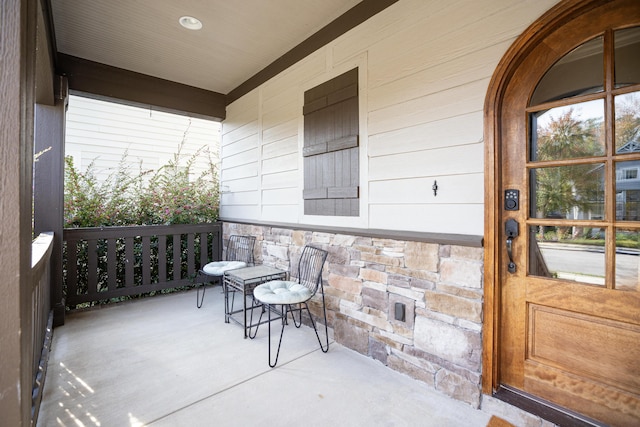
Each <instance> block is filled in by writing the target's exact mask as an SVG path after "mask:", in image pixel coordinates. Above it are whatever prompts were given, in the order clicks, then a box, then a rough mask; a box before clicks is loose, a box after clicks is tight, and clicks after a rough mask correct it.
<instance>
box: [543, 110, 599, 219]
mask: <svg viewBox="0 0 640 427" xmlns="http://www.w3.org/2000/svg"><path fill="white" fill-rule="evenodd" d="M603 134H604V132H603V128H602V121H601V120H597V119H587V120H579V119H576V118H574V117H573V109H569V110H567V112H566V113H564V114H562V115H561V116H559V117H557V118H554V119H551V120H550V122H549V124H548V126H547V127H545V128H538V159H539V160H542V161H544V160H560V159H568V158H577V157H588V156H593V155H594V154H602V151H603V150H602V147H603V146H604V145H603V143H602V140H603ZM602 172H603V171H602V168H601V166H600V164H595V165H594V164H589V165H568V166H560V167H551V168H541V169H537V170H536V181H537V188H536V197H537V207H538V210H540V211H542V212H541V213H542V215H543V217H554V216H555V217H562V218H564V217H566V214H567V213H569V212H570V210H571V209H572V208H573V207H579V208H580V209H582V210H587V209H588V205H589V204H590V203H593V202H594V201H595V200H598V199H599V197H598V193H601V192H602Z"/></svg>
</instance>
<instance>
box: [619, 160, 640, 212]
mask: <svg viewBox="0 0 640 427" xmlns="http://www.w3.org/2000/svg"><path fill="white" fill-rule="evenodd" d="M616 219H617V220H619V221H640V160H632V161H629V162H618V163H616Z"/></svg>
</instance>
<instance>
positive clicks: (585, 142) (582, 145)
mask: <svg viewBox="0 0 640 427" xmlns="http://www.w3.org/2000/svg"><path fill="white" fill-rule="evenodd" d="M639 85H640V27H632V28H625V29H618V30H614V29H610V30H607V31H605V32H604V34H601V35H598V36H596V37H595V38H592V39H591V40H588V41H586V42H584V43H582V44H581V45H580V46H578V47H577V48H575V49H573V50H572V51H571V52H569V53H568V54H566V55H565V56H563V57H562V58H561V59H560V60H558V61H557V62H556V63H555V64H554V65H553V66H552V67H551V68H550V69H549V70H548V71H547V72H546V73H545V74H544V76H543V78H542V79H541V80H540V81H539V83H538V84H537V86H536V88H535V90H534V92H533V94H532V96H531V99H530V101H529V106H528V109H527V112H528V115H529V119H530V123H529V135H530V136H529V149H528V161H527V169H528V172H529V192H530V194H529V197H530V200H531V203H530V204H529V208H530V212H529V218H532V219H535V218H539V219H542V220H543V221H541V222H540V224H534V225H531V226H530V230H529V231H530V246H529V274H530V275H534V276H544V277H554V278H560V279H564V280H570V281H574V282H580V283H585V284H590V285H598V286H606V287H608V288H614V289H620V290H635V291H638V290H640V286H639V285H638V284H639V281H640V275H639V271H640V269H639V267H640V265H639V264H638V258H639V257H638V252H640V229H639V228H638V224H637V223H635V221H640V174H639V171H640V88H639V87H638V86H639ZM549 220H551V221H556V222H554V223H553V224H549V222H548V221H549ZM561 244H565V245H561ZM577 245H582V246H583V247H591V248H593V249H592V250H590V251H589V253H588V254H587V255H585V256H586V257H588V258H589V260H588V262H586V260H585V257H582V259H583V260H584V261H585V262H584V265H580V266H577V265H573V264H572V263H569V262H567V260H568V259H570V258H572V257H570V256H568V253H569V252H568V251H573V250H574V249H575V247H576V246H577Z"/></svg>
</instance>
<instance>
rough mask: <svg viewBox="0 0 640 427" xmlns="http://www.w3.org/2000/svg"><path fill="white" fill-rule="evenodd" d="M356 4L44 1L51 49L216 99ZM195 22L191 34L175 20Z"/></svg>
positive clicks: (331, 0) (353, 0)
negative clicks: (49, 21) (184, 18)
mask: <svg viewBox="0 0 640 427" xmlns="http://www.w3.org/2000/svg"><path fill="white" fill-rule="evenodd" d="M359 2H360V0H51V8H52V14H53V23H54V30H55V34H56V45H57V50H58V52H61V53H65V54H68V55H72V56H76V57H79V58H83V59H87V60H90V61H94V62H99V63H103V64H107V65H110V66H113V67H118V68H123V69H126V70H130V71H135V72H138V73H143V74H147V75H150V76H154V77H159V78H162V79H166V80H171V81H175V82H178V83H183V84H186V85H189V86H195V87H199V88H203V89H207V90H211V91H214V92H219V93H223V94H227V93H229V92H230V91H231V90H232V89H234V88H236V87H237V86H238V85H240V84H241V83H243V82H244V81H246V80H247V79H249V78H250V77H251V76H253V75H254V74H256V73H257V72H259V71H260V70H262V69H263V68H265V67H266V66H267V65H269V64H270V63H272V62H273V61H275V60H276V59H277V58H279V57H280V56H282V55H283V54H285V53H286V52H287V51H289V50H290V49H292V48H293V47H295V46H296V45H298V44H299V43H300V42H302V41H303V40H305V39H306V38H307V37H309V36H311V35H312V34H314V33H315V32H317V31H318V30H320V29H321V28H322V27H324V26H325V25H327V24H329V23H330V22H332V21H333V20H335V19H336V18H338V17H339V16H340V15H342V14H343V13H345V12H346V11H348V10H349V9H351V8H352V7H353V6H355V5H356V4H358V3H359ZM185 15H188V16H193V17H196V18H198V19H199V20H200V21H202V24H203V28H202V29H201V30H199V31H193V30H187V29H184V28H182V27H181V26H180V24H179V23H178V19H179V18H180V17H181V16H185Z"/></svg>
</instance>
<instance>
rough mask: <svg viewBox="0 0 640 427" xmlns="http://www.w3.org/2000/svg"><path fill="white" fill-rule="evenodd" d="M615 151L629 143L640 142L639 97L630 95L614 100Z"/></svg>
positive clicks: (633, 94)
mask: <svg viewBox="0 0 640 427" xmlns="http://www.w3.org/2000/svg"><path fill="white" fill-rule="evenodd" d="M615 135H616V150H619V149H620V148H621V147H623V146H624V145H625V144H627V143H628V142H630V141H638V142H640V97H639V96H638V94H635V93H632V94H627V95H624V96H619V97H617V98H616V131H615Z"/></svg>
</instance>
